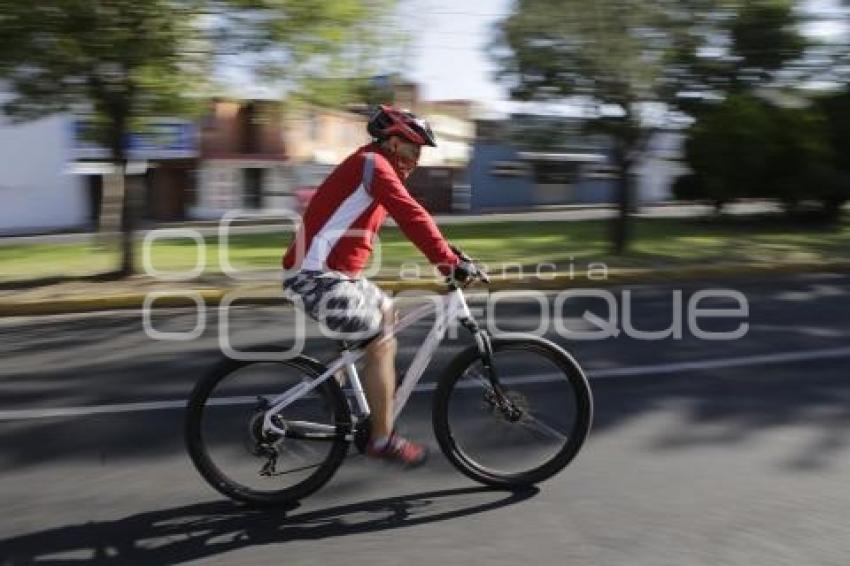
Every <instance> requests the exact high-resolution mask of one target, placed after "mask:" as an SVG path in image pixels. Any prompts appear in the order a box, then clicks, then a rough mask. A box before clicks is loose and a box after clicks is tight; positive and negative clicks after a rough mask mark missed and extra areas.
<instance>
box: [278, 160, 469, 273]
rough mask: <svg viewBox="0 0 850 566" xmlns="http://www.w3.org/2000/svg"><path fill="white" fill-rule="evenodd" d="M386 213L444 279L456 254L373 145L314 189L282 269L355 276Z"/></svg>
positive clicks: (346, 161)
mask: <svg viewBox="0 0 850 566" xmlns="http://www.w3.org/2000/svg"><path fill="white" fill-rule="evenodd" d="M388 212H389V214H390V216H392V217H393V219H394V220H395V221H396V223H397V224H398V226H399V228H401V231H402V232H404V234H405V236H407V237H408V238H409V239H410V241H412V242H413V243H414V244H415V245H416V247H417V248H419V249H420V250H421V251H422V253H423V254H425V256H426V257H427V258H428V259H429V260H430V261H431V263H433V264H434V265H437V266H438V267H439V269H440V271H441V272H442V273H443V274H444V275H448V274H449V273H450V271H451V267H452V266H453V265H455V264H457V262H458V259H457V256H456V255H455V254H454V252H452V250H451V249H450V248H449V245H448V243H447V242H446V240H445V238H443V235H442V234H441V233H440V230H439V229H438V228H437V226H436V224H434V220H433V219H432V218H431V215H429V214H428V212H427V211H426V210H425V209H424V208H423V207H422V205H420V204H419V203H418V202H416V200H415V199H414V198H413V197H412V196H410V193H409V192H407V189H406V188H405V187H404V184H402V182H401V179H400V177H399V175H398V173H397V172H396V170H395V168H394V167H393V165H392V164H391V162H390V161H389V160H388V159H387V156H386V154H385V153H383V150H382V149H381V148H380V146H378V145H377V144H374V143H372V144H369V145H365V146H363V147H361V148H359V149H358V150H357V151H356V152H354V153H353V154H351V155H350V156H349V157H348V158H346V160H345V161H343V162H342V163H341V164H340V165H339V166H338V167H337V168H336V169H334V171H333V172H332V173H331V174H330V176H328V178H327V179H325V181H324V182H323V183H322V184H321V185H320V186H319V188H318V189H317V190H316V193H315V195H313V198H312V199H311V200H310V204H309V205H308V206H307V210H306V211H305V212H304V219H303V222H302V224H301V227H300V228H299V230H298V232H297V234H296V236H295V240H294V241H293V242H292V244H291V245H290V246H289V249H288V250H287V251H286V254H285V255H284V256H283V267H284V269H287V270H300V269H304V270H312V271H340V272H342V273H345V274H347V275H351V276H357V275H359V273H360V272H361V271H362V270H363V268H364V266H365V265H366V262H367V261H368V259H369V255H370V254H371V253H372V242H373V240H374V238H375V234H376V233H377V232H378V229H379V228H380V227H381V225H382V224H383V223H384V220H385V219H386V216H387V213H388Z"/></svg>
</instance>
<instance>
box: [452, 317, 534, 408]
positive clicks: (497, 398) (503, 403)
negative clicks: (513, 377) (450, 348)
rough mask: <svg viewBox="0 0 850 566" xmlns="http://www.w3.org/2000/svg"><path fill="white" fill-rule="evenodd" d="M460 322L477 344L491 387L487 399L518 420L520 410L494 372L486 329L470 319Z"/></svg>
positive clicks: (491, 348)
mask: <svg viewBox="0 0 850 566" xmlns="http://www.w3.org/2000/svg"><path fill="white" fill-rule="evenodd" d="M461 324H462V325H463V326H464V327H465V328H466V329H467V330H469V331H470V332H472V335H473V336H474V337H475V343H476V344H477V345H478V355H479V356H480V357H481V365H482V366H484V371H485V372H486V374H487V380H488V381H489V382H490V385H491V387H492V388H493V391H492V396H490V395H488V401H490V402H492V403H493V404H494V405H496V406H497V407H498V408H499V410H500V411H502V412H503V413H504V414H505V416H506V417H507V418H508V419H510V420H512V421H514V420H518V419H519V418H520V417H521V416H522V415H521V412H520V410H519V409H518V408H517V406H516V405H515V404H514V402H513V401H511V400H510V399H509V398H508V396H507V394H506V392H505V390H504V388H502V384H501V383H500V382H499V376H498V374H497V373H496V365H495V364H494V363H493V342H492V341H491V340H490V334H489V333H488V332H487V331H486V330H482V329H481V328H479V327H478V324H477V323H476V322H475V321H474V320H472V319H465V320H462V321H461Z"/></svg>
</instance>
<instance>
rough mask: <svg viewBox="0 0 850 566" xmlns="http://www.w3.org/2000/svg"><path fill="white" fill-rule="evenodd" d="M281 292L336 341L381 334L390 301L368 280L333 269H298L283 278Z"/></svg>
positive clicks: (357, 339) (353, 339) (368, 337)
mask: <svg viewBox="0 0 850 566" xmlns="http://www.w3.org/2000/svg"><path fill="white" fill-rule="evenodd" d="M283 295H284V297H286V298H287V299H289V300H290V301H292V302H293V303H295V305H297V306H298V307H300V308H302V309H303V310H304V312H305V313H307V315H308V316H309V317H310V318H312V319H313V320H315V321H317V322H318V323H319V324H321V325H322V326H324V327H325V329H327V330H328V331H329V335H330V336H333V337H335V338H337V339H339V340H346V341H366V340H370V339H372V338H374V337H375V336H377V335H378V334H380V333H381V330H382V328H383V313H384V310H385V309H388V308H389V307H390V304H391V301H390V299H389V297H387V296H386V295H385V294H384V292H383V291H381V290H380V289H379V288H378V287H377V286H375V284H374V283H372V282H371V281H369V280H368V279H362V278H359V279H354V278H350V277H347V276H346V275H343V274H342V273H337V272H333V271H331V272H322V271H299V272H297V273H295V274H294V275H291V276H289V277H287V278H286V279H284V281H283Z"/></svg>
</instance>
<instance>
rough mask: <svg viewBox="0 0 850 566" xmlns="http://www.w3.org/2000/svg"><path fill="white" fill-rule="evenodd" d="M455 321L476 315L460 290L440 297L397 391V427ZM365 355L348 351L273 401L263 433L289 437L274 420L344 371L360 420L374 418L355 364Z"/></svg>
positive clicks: (411, 320)
mask: <svg viewBox="0 0 850 566" xmlns="http://www.w3.org/2000/svg"><path fill="white" fill-rule="evenodd" d="M432 308H433V307H432V304H431V301H429V303H427V304H424V305H421V306H419V307H416V308H415V309H413V310H412V311H411V312H409V313H408V314H406V315H405V316H404V317H402V319H401V320H399V321H398V322H396V323H395V324H392V325H391V326H390V327H389V328H388V329H387V331H386V332H384V334H383V335H382V336H381V337H380V338H379V339H378V340H379V341H380V342H386V341H388V340H390V339H392V338H393V337H394V336H395V335H396V334H397V333H399V332H401V331H403V330H405V329H406V328H408V327H409V326H411V325H413V324H415V323H416V322H418V321H420V320H421V319H423V318H424V317H425V316H427V315H428V314H429V312H430V311H431V310H432ZM455 318H457V319H458V320H459V321H462V322H464V321H472V314H471V313H470V311H469V305H467V303H466V297H464V295H463V291H461V290H460V289H453V290H451V291H449V293H447V294H446V295H443V296H441V297H439V299H438V300H437V301H436V320H435V321H434V326H433V327H432V328H431V331H430V332H429V333H428V336H427V337H426V338H425V341H424V342H423V344H422V346H421V347H420V348H419V351H418V352H416V355H415V356H414V358H413V361H412V362H411V364H410V367H409V368H408V369H407V372H406V373H405V375H404V379H403V380H402V382H401V385H400V386H399V387H398V388H397V389H396V393H395V398H394V400H393V407H394V414H393V423H395V421H396V419H398V416H399V415H400V414H401V411H402V410H403V409H404V406H405V404H407V400H408V399H409V398H410V394H411V393H412V392H413V389H414V387H416V384H417V383H418V382H419V379H420V378H421V377H422V375H423V374H424V373H425V370H426V369H427V368H428V364H429V363H430V362H431V358H432V357H433V356H434V352H435V351H436V350H437V347H438V346H439V345H440V342H442V341H443V338H444V337H445V335H446V330H447V329H448V324H449V322H450V321H452V320H454V319H455ZM475 338H476V340H477V341H481V336H480V334H478V333H476V334H475ZM479 347H482V345H481V344H479ZM364 354H365V352H364V350H363V349H362V348H361V349H356V350H345V351H343V353H342V355H340V356H339V357H338V358H337V359H336V360H334V361H333V362H331V363H330V364H329V365H328V366H327V367H328V369H327V370H326V371H325V372H324V373H323V374H322V375H320V376H319V377H317V378H315V379H311V378H308V377H305V378H304V380H303V381H302V382H301V383H300V384H298V385H295V386H293V387H291V388H289V389H288V390H287V391H285V392H283V393H282V394H280V395H278V396H276V397H274V398H273V399H271V400H270V401H269V404H270V407H269V408H268V409H267V410H266V414H265V416H264V418H263V432H264V433H269V432H273V433H276V434H279V435H285V434H286V431H285V430H284V429H282V428H280V427H279V426H277V425H275V423H274V422H273V417H274V416H275V415H277V414H278V413H279V412H280V411H282V410H283V409H285V408H286V407H287V406H288V405H290V404H292V403H294V402H295V401H297V400H298V399H300V398H302V397H304V396H305V395H307V394H309V393H310V392H311V391H313V390H314V389H315V388H316V387H319V386H320V385H321V384H322V383H324V382H325V381H326V380H328V379H331V378H333V376H335V375H336V374H337V372H339V371H340V370H344V371H345V374H346V376H347V378H348V383H349V384H350V385H351V388H352V390H353V394H354V399H355V401H356V403H357V408H358V412H359V415H358V416H359V417H360V418H366V417H368V416H369V414H370V410H369V403H368V402H367V400H366V394H365V393H364V391H363V386H362V384H361V382H360V376H359V375H358V373H357V368H356V367H355V365H354V364H355V362H357V361H358V360H359V359H360V358H362V357H363V355H364ZM288 424H289V425H290V426H298V427H299V428H305V429H309V430H312V431H313V432H314V433H316V434H317V435H326V434H329V433H333V432H334V431H335V429H334V427H333V426H332V425H321V424H318V423H308V422H300V421H289V422H288ZM305 434H306V436H309V432H306V433H305Z"/></svg>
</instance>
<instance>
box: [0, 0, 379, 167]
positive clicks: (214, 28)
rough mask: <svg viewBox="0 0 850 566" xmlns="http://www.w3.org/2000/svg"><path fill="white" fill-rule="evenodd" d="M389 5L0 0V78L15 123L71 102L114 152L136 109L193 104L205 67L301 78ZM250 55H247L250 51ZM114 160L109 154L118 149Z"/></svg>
mask: <svg viewBox="0 0 850 566" xmlns="http://www.w3.org/2000/svg"><path fill="white" fill-rule="evenodd" d="M391 4H392V2H391V0H336V1H334V2H326V1H324V0H262V1H261V0H219V1H214V0H146V1H144V2H139V1H137V0H43V1H39V2H32V3H30V2H20V1H18V0H0V79H3V80H5V81H6V83H7V85H8V87H9V88H10V90H11V91H12V92H13V93H15V94H16V95H17V96H16V98H14V99H13V100H12V101H10V102H9V103H8V104H6V106H5V108H4V110H5V111H6V113H8V114H10V115H12V116H13V117H16V118H17V119H20V120H28V119H33V118H38V117H40V116H43V115H45V114H51V113H55V112H61V111H67V110H73V109H81V110H83V111H86V112H92V113H93V114H94V115H95V119H94V122H95V124H96V125H98V126H99V127H98V128H97V131H96V136H97V138H98V141H100V142H101V143H103V144H104V145H106V146H108V147H111V148H113V151H115V152H118V153H120V142H119V140H120V139H121V138H122V136H123V134H124V133H126V131H127V129H128V128H129V126H130V124H131V123H132V122H133V121H134V120H136V119H138V118H141V117H144V116H156V115H163V114H172V115H173V114H186V113H190V114H191V113H192V112H193V111H198V110H200V106H201V101H202V99H203V98H204V97H205V96H207V95H208V94H209V93H210V87H211V85H210V76H211V70H212V68H213V65H214V64H215V63H216V62H217V61H220V59H218V58H219V57H221V56H224V55H228V54H229V55H233V54H235V53H241V54H247V55H248V56H249V58H248V60H250V61H252V62H254V63H255V64H256V65H257V67H258V68H260V69H262V71H263V72H262V73H261V74H263V75H266V76H274V75H275V74H276V75H277V76H280V75H282V74H283V73H284V71H285V73H286V76H287V79H288V81H287V85H288V86H289V87H291V88H297V87H298V85H299V84H302V83H306V82H307V80H308V78H314V77H320V76H326V75H327V74H328V73H330V74H333V73H335V72H338V71H339V70H340V69H346V68H350V65H346V64H345V62H346V61H348V62H349V63H350V61H351V60H352V59H353V58H356V57H357V56H359V55H362V53H360V52H358V51H357V50H356V49H346V48H347V47H350V46H351V45H350V44H356V45H357V46H359V47H360V48H365V46H367V44H369V42H370V41H371V40H370V39H368V38H372V37H376V34H374V33H370V30H373V29H374V26H376V25H377V24H378V23H379V22H380V18H379V17H378V16H379V15H380V14H382V13H384V12H385V11H386V9H387V7H388V6H390V5H391ZM251 54H253V55H251ZM119 157H120V156H119Z"/></svg>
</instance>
